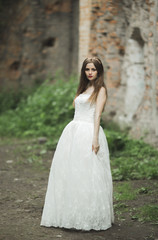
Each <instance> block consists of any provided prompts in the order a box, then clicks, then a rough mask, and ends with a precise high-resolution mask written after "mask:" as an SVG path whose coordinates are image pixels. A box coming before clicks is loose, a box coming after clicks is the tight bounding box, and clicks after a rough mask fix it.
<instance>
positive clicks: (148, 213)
mask: <svg viewBox="0 0 158 240" xmlns="http://www.w3.org/2000/svg"><path fill="white" fill-rule="evenodd" d="M136 212H137V213H136V214H135V215H134V216H135V218H136V219H138V221H140V222H151V223H155V224H158V204H154V205H152V204H146V205H144V206H142V207H139V208H137V209H136Z"/></svg>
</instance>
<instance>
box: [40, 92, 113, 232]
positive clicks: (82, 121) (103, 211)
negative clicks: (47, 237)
mask: <svg viewBox="0 0 158 240" xmlns="http://www.w3.org/2000/svg"><path fill="white" fill-rule="evenodd" d="M89 96H90V95H89V94H80V95H79V96H78V97H77V98H76V99H75V114H74V119H73V120H72V121H71V122H70V123H69V124H68V125H67V126H66V127H65V129H64V130H63V132H62V135H61V137H60V139H59V142H58V145H57V148H56V151H55V153H54V158H53V161H52V166H51V169H50V174H49V181H48V187H47V192H46V197H45V204H44V209H43V214H42V219H41V225H42V226H46V227H50V226H54V227H64V228H75V229H81V230H90V229H94V230H106V229H108V228H109V227H111V223H112V222H113V221H114V215H113V201H112V192H113V190H112V177H111V170H110V163H109V150H108V145H107V140H106V137H105V134H104V132H103V129H102V127H101V126H100V129H99V144H100V149H99V151H98V153H97V155H96V154H95V153H94V151H93V152H92V139H93V129H94V123H93V122H94V112H95V104H93V105H91V104H90V103H89V102H88V101H87V100H88V98H89Z"/></svg>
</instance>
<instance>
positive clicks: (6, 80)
mask: <svg viewBox="0 0 158 240" xmlns="http://www.w3.org/2000/svg"><path fill="white" fill-rule="evenodd" d="M5 3H6V4H4V6H3V9H1V11H2V12H1V18H2V19H1V21H2V20H3V22H4V24H3V25H2V26H1V39H0V88H2V87H13V88H15V89H16V88H19V87H21V86H31V84H32V83H33V82H34V81H39V80H44V79H45V78H46V77H47V76H48V75H54V74H55V72H56V70H57V69H63V70H64V72H65V73H66V74H67V75H68V74H70V73H72V72H77V70H78V12H79V1H78V0H43V1H38V0H23V1H20V0H15V1H9V0H6V2H5Z"/></svg>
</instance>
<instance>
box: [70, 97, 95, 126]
mask: <svg viewBox="0 0 158 240" xmlns="http://www.w3.org/2000/svg"><path fill="white" fill-rule="evenodd" d="M89 97H90V94H88V93H82V94H80V95H79V96H77V98H76V99H75V115H74V120H80V121H86V122H91V123H93V122H94V114H95V104H91V103H90V102H89V101H88V98H89Z"/></svg>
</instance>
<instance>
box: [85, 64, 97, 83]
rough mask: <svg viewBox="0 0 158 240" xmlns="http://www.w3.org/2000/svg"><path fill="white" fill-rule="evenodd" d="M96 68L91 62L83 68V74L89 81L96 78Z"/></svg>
mask: <svg viewBox="0 0 158 240" xmlns="http://www.w3.org/2000/svg"><path fill="white" fill-rule="evenodd" d="M97 73H98V72H97V69H96V67H95V66H94V64H93V63H88V64H87V65H86V68H85V74H86V77H87V78H88V80H89V81H93V80H95V79H96V78H97Z"/></svg>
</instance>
